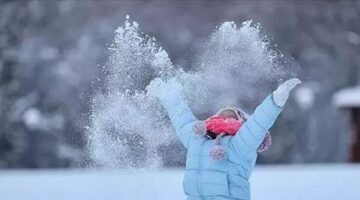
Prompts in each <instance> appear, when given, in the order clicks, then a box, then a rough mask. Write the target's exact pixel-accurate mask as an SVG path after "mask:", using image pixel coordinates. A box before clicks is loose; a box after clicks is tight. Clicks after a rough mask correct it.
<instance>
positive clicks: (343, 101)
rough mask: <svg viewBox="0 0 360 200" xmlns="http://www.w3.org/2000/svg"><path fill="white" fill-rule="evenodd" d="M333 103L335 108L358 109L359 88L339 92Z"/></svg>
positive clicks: (359, 102) (359, 105) (359, 101)
mask: <svg viewBox="0 0 360 200" xmlns="http://www.w3.org/2000/svg"><path fill="white" fill-rule="evenodd" d="M333 102H334V104H335V105H336V106H337V107H360V86H356V87H352V88H347V89H343V90H340V91H339V92H337V93H336V94H335V95H334V97H333Z"/></svg>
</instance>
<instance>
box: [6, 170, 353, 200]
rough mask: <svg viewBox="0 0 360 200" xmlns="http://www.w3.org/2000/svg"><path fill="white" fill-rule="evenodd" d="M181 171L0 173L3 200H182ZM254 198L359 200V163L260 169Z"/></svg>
mask: <svg viewBox="0 0 360 200" xmlns="http://www.w3.org/2000/svg"><path fill="white" fill-rule="evenodd" d="M183 172H184V170H183V169H178V170H168V169H164V170H142V171H135V170H130V171H129V170H121V169H119V170H101V171H88V170H39V171H37V170H34V171H30V170H29V171H18V170H14V171H12V170H8V171H6V170H4V171H0V199H1V200H25V199H26V200H49V199H51V200H58V199H61V200H102V199H103V200H170V199H171V200H180V199H185V196H184V194H183V192H182V185H181V182H182V176H183ZM251 183H252V198H253V199H254V200H312V199H316V200H319V199H324V200H331V199H336V200H339V199H346V200H353V199H354V200H355V199H360V192H359V188H360V165H283V166H259V167H257V168H256V170H255V172H254V173H253V176H252V179H251Z"/></svg>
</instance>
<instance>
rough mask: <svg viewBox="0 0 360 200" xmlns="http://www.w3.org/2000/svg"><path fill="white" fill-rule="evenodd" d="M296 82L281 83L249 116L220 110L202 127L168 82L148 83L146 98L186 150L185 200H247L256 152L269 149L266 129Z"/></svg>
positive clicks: (159, 80) (291, 80) (175, 89)
mask: <svg viewBox="0 0 360 200" xmlns="http://www.w3.org/2000/svg"><path fill="white" fill-rule="evenodd" d="M300 83H301V81H300V80H299V79H296V78H294V79H290V80H288V81H286V82H284V83H283V84H281V85H280V86H279V87H278V88H277V89H276V90H275V91H274V92H273V93H272V94H270V95H269V96H268V97H267V98H266V99H265V100H264V101H263V102H262V103H261V104H260V105H259V106H258V107H257V108H256V109H255V112H254V113H253V114H252V115H251V116H247V115H246V113H244V112H242V111H241V110H240V109H237V108H233V107H226V108H223V109H221V110H220V111H219V112H217V114H215V116H213V117H210V118H209V119H207V120H205V122H199V121H198V120H197V119H196V118H195V116H194V115H193V113H192V112H191V110H190V109H189V107H188V106H187V105H186V103H185V101H184V100H183V99H182V98H181V96H180V94H179V91H178V90H177V88H178V87H176V86H175V83H174V82H172V81H168V82H167V83H165V82H163V81H162V80H161V79H155V80H153V81H152V82H151V83H150V85H149V86H148V87H147V90H148V93H149V94H150V95H152V96H155V97H157V98H158V99H159V100H160V101H161V103H162V104H163V106H164V107H165V109H166V110H167V112H168V114H169V117H170V119H171V122H172V124H173V126H174V127H175V130H176V134H177V136H178V137H179V139H180V141H181V143H182V144H183V145H184V146H185V147H186V149H187V156H186V173H185V177H184V180H183V187H184V192H185V194H186V195H187V197H188V198H187V199H188V200H200V199H204V200H225V199H250V184H249V178H250V176H251V173H252V171H253V169H254V166H255V162H256V159H257V152H258V151H261V150H264V149H266V148H267V146H268V145H269V143H270V135H269V133H268V129H269V128H271V126H272V125H273V123H274V121H275V120H276V118H277V116H278V115H279V114H280V112H281V111H282V109H283V107H284V105H285V103H286V100H287V99H288V97H289V93H290V91H291V90H292V89H293V88H294V87H295V86H296V85H298V84H300ZM199 135H200V136H199ZM201 135H203V136H201Z"/></svg>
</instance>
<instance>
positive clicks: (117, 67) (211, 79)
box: [87, 16, 288, 167]
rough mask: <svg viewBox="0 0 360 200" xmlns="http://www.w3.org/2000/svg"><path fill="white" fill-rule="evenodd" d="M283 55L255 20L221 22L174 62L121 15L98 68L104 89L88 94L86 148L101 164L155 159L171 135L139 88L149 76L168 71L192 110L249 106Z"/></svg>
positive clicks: (280, 68) (275, 74)
mask: <svg viewBox="0 0 360 200" xmlns="http://www.w3.org/2000/svg"><path fill="white" fill-rule="evenodd" d="M282 57H283V56H282V55H281V54H280V53H279V52H277V51H274V50H272V49H271V48H269V42H268V40H267V38H266V37H265V36H263V35H262V34H261V32H260V28H259V25H256V24H255V25H253V24H252V22H251V21H246V22H244V23H243V24H242V26H241V27H239V28H238V27H237V26H236V24H235V23H234V22H225V23H223V24H222V25H221V26H220V27H218V28H217V29H216V30H215V31H214V32H213V33H212V34H211V36H210V38H209V40H208V42H207V43H206V44H205V45H204V46H203V50H202V51H201V52H199V54H198V56H197V61H196V62H195V63H193V65H192V66H191V67H190V69H191V70H189V71H184V70H183V69H182V67H181V66H176V67H175V66H174V65H173V63H172V62H171V60H170V58H169V56H168V54H167V52H166V51H165V50H164V49H162V48H161V47H160V46H159V45H158V44H157V43H156V39H155V38H153V37H150V36H148V35H144V34H142V33H141V32H140V31H139V25H138V24H137V23H136V22H131V21H130V20H129V17H128V16H127V18H126V20H125V23H124V25H123V26H121V27H119V28H118V29H117V30H116V31H115V39H114V41H113V44H112V45H111V46H110V47H109V60H108V62H107V64H106V65H105V66H104V68H103V77H102V78H103V81H104V90H99V91H98V92H97V93H96V95H95V96H94V97H93V100H92V110H91V118H90V126H89V127H88V134H87V135H88V139H89V146H88V148H89V154H90V157H91V159H92V160H93V161H94V162H95V163H96V164H97V165H98V166H102V167H159V166H161V165H162V163H161V161H162V158H161V156H160V155H159V154H158V152H159V151H158V148H159V145H167V144H169V143H170V142H173V141H176V138H175V133H174V129H173V128H172V126H171V124H170V121H169V118H168V116H167V113H166V111H165V110H164V108H163V107H162V105H161V104H160V102H159V101H158V100H157V99H154V98H152V97H151V96H150V95H148V94H146V91H145V88H146V86H147V85H148V84H149V83H150V81H151V80H153V79H154V78H156V77H160V78H162V79H163V80H169V79H174V80H176V81H177V82H179V83H180V84H179V85H181V86H182V87H181V91H182V94H183V96H184V98H185V99H186V101H187V103H188V104H189V106H190V108H191V109H192V110H193V112H194V114H195V115H196V116H201V115H203V116H206V115H210V114H213V113H214V112H215V111H216V110H217V109H218V108H219V107H221V106H223V105H236V106H240V107H241V106H243V107H246V106H249V105H250V106H252V105H253V104H252V103H251V102H254V101H255V102H256V101H258V99H259V97H260V96H261V95H262V97H264V95H266V94H267V93H268V92H269V91H270V88H272V87H273V86H274V84H275V83H276V82H277V81H279V80H280V79H282V78H284V77H285V76H287V74H288V73H287V72H286V71H287V70H285V69H284V65H283V64H281V60H282Z"/></svg>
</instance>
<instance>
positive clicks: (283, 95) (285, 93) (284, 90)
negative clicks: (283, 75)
mask: <svg viewBox="0 0 360 200" xmlns="http://www.w3.org/2000/svg"><path fill="white" fill-rule="evenodd" d="M300 83H302V82H301V81H300V80H299V79H298V78H292V79H289V80H287V81H285V82H284V83H282V84H281V85H279V87H278V88H277V89H276V90H275V91H274V92H273V100H274V103H275V104H276V105H278V106H280V107H283V106H284V105H285V103H286V100H287V99H288V98H289V94H290V92H291V90H292V89H294V88H295V87H296V86H297V85H299V84H300Z"/></svg>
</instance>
